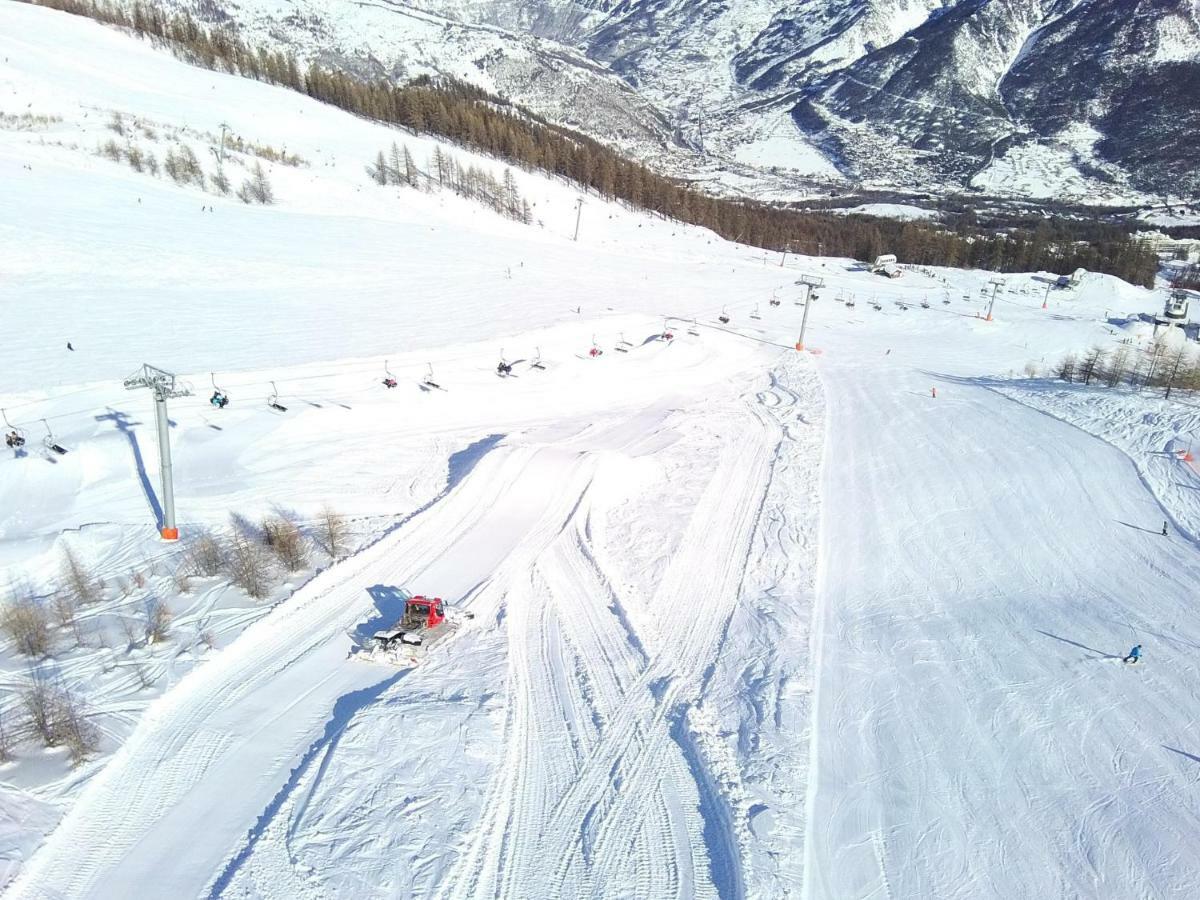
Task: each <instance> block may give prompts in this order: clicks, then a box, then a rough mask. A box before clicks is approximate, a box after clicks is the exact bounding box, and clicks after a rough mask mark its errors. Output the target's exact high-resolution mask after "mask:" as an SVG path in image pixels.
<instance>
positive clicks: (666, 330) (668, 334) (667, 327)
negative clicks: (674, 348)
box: [662, 319, 675, 344]
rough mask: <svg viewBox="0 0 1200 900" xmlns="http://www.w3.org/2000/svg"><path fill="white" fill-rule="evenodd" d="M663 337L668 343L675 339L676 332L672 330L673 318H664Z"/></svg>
mask: <svg viewBox="0 0 1200 900" xmlns="http://www.w3.org/2000/svg"><path fill="white" fill-rule="evenodd" d="M662 339H663V340H664V341H666V342H667V343H668V344H669V343H671V341H673V340H675V332H673V331H672V330H671V320H670V319H663V330H662Z"/></svg>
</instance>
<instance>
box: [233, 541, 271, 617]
mask: <svg viewBox="0 0 1200 900" xmlns="http://www.w3.org/2000/svg"><path fill="white" fill-rule="evenodd" d="M225 574H226V575H228V576H229V580H230V581H232V582H233V583H234V584H236V585H237V586H238V587H240V588H241V589H242V590H243V591H245V592H246V593H247V594H249V595H250V596H251V597H253V598H255V599H256V600H257V599H261V598H262V597H265V596H266V595H267V591H268V590H269V589H270V583H269V581H268V576H269V574H270V562H269V561H268V559H267V554H266V549H265V548H264V547H263V546H262V545H261V544H259V543H257V542H255V541H252V540H250V538H248V537H247V536H246V535H245V534H244V533H242V532H240V531H235V532H234V534H233V537H232V538H231V539H230V542H229V554H228V556H227V558H226V562H225Z"/></svg>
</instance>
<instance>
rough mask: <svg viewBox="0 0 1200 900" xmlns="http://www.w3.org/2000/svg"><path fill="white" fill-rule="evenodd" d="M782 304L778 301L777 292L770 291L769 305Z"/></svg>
mask: <svg viewBox="0 0 1200 900" xmlns="http://www.w3.org/2000/svg"><path fill="white" fill-rule="evenodd" d="M782 302H783V301H782V300H780V299H779V297H778V295H777V292H775V291H771V301H770V303H771V305H772V306H779V305H780V304H781V303H782Z"/></svg>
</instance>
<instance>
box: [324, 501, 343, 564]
mask: <svg viewBox="0 0 1200 900" xmlns="http://www.w3.org/2000/svg"><path fill="white" fill-rule="evenodd" d="M347 531H348V529H347V527H346V519H345V518H344V517H343V516H342V515H340V514H339V513H336V512H334V511H333V508H332V507H329V506H326V507H325V508H324V509H322V510H321V517H320V518H319V519H318V520H317V528H316V540H317V545H318V546H319V547H320V548H321V549H322V550H324V551H325V552H326V553H327V554H328V555H329V556H330V558H332V559H335V560H336V559H341V558H342V556H344V555H345V553H346V550H347V549H348V548H347V538H348V534H347Z"/></svg>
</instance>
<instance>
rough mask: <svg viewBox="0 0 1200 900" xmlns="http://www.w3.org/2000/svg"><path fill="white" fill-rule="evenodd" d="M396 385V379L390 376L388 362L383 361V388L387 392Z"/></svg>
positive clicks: (390, 371)
mask: <svg viewBox="0 0 1200 900" xmlns="http://www.w3.org/2000/svg"><path fill="white" fill-rule="evenodd" d="M398 383H399V382H397V381H396V377H395V376H394V375H392V370H391V369H389V368H388V361H387V360H386V359H385V360H384V361H383V386H384V387H385V388H387V389H388V390H391V389H392V388H394V387H395V386H396V385H397V384H398Z"/></svg>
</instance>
